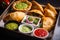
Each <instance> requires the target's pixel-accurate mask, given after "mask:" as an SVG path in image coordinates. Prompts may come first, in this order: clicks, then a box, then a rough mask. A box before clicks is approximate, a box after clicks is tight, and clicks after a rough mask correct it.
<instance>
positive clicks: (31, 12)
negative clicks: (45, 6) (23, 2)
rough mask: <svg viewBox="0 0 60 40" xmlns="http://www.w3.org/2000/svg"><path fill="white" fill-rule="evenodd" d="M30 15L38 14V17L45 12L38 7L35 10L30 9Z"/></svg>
mask: <svg viewBox="0 0 60 40" xmlns="http://www.w3.org/2000/svg"><path fill="white" fill-rule="evenodd" d="M28 14H29V15H32V16H37V17H41V16H42V17H43V16H44V15H43V13H42V12H41V11H40V10H37V9H34V10H30V11H29V13H28Z"/></svg>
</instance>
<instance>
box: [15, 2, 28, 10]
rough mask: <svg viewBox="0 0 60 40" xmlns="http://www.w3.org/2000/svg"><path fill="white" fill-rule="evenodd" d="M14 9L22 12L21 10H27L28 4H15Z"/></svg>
mask: <svg viewBox="0 0 60 40" xmlns="http://www.w3.org/2000/svg"><path fill="white" fill-rule="evenodd" d="M15 7H16V8H17V9H20V10H22V9H25V8H27V7H28V4H27V3H25V2H20V3H17V4H16V5H15Z"/></svg>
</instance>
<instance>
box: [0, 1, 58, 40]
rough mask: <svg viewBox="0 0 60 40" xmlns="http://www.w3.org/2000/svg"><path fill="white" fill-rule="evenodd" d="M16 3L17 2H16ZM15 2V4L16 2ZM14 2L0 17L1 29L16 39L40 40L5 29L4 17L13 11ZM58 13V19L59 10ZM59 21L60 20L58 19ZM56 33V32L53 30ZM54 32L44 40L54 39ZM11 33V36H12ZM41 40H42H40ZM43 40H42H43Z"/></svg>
mask: <svg viewBox="0 0 60 40" xmlns="http://www.w3.org/2000/svg"><path fill="white" fill-rule="evenodd" d="M14 1H15V0H14ZM14 1H13V2H14ZM13 2H12V3H11V4H10V5H9V6H8V8H7V9H6V10H5V11H4V12H3V14H2V16H1V17H0V20H1V22H0V23H1V25H0V27H2V28H3V29H4V30H5V31H7V32H8V33H9V35H12V36H13V37H16V38H20V37H22V38H23V39H25V38H26V39H28V40H29V39H31V40H32V39H36V40H38V39H39V38H36V37H32V36H29V35H24V34H22V33H19V32H17V31H11V30H7V29H5V28H4V26H3V25H4V22H3V21H2V20H3V17H4V16H5V15H6V14H7V13H8V12H10V11H11V5H12V4H13ZM56 9H57V7H56ZM57 12H58V15H57V18H58V16H59V10H58V9H57ZM57 21H58V19H57ZM53 31H54V30H53ZM53 31H51V32H50V35H49V37H48V38H47V39H44V40H48V39H49V40H51V38H52V36H53ZM10 33H11V34H10ZM39 40H40V39H39ZM41 40H42V39H41Z"/></svg>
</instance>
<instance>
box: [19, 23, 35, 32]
mask: <svg viewBox="0 0 60 40" xmlns="http://www.w3.org/2000/svg"><path fill="white" fill-rule="evenodd" d="M33 29H34V28H33V27H32V26H31V25H29V24H22V25H20V26H19V31H20V32H22V33H31V32H32V31H33Z"/></svg>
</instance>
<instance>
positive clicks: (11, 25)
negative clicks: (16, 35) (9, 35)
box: [5, 23, 18, 30]
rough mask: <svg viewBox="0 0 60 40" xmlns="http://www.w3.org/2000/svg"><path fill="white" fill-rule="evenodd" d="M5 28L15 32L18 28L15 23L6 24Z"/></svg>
mask: <svg viewBox="0 0 60 40" xmlns="http://www.w3.org/2000/svg"><path fill="white" fill-rule="evenodd" d="M5 28H7V29H10V30H16V29H17V28H18V24H17V23H7V24H6V27H5Z"/></svg>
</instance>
